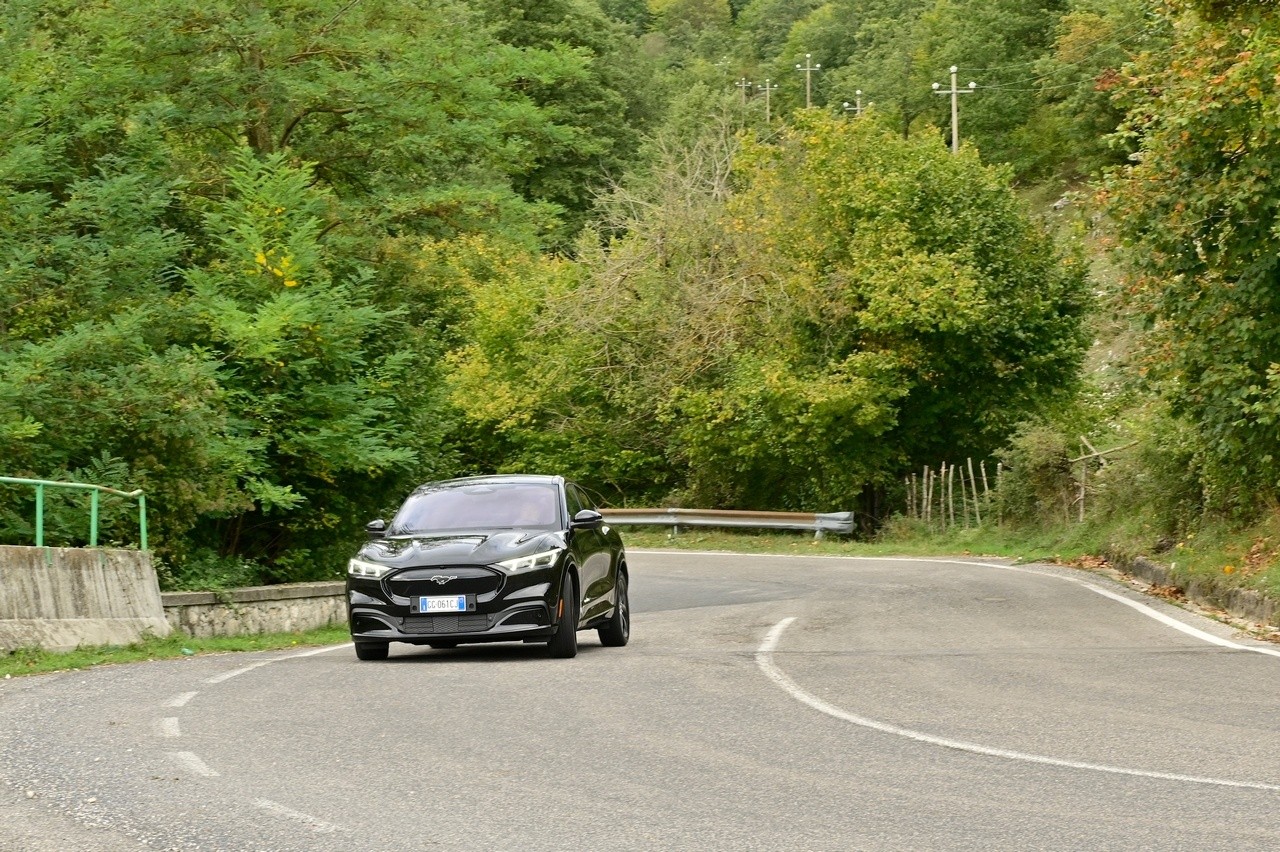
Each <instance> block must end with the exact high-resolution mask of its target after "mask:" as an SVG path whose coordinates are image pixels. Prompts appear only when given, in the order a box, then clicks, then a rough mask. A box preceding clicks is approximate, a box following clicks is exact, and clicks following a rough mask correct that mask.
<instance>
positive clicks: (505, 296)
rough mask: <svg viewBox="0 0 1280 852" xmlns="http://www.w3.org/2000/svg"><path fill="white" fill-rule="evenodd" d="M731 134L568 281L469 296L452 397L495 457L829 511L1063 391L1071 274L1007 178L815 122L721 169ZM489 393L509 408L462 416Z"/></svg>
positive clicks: (1077, 331) (669, 170)
mask: <svg viewBox="0 0 1280 852" xmlns="http://www.w3.org/2000/svg"><path fill="white" fill-rule="evenodd" d="M735 124H736V122H735V120H734V117H733V115H732V112H729V113H727V114H726V115H725V116H724V117H723V119H722V120H721V121H720V122H718V123H717V124H715V125H713V126H712V127H710V128H708V132H707V133H705V134H704V135H703V136H702V137H701V138H700V139H699V140H698V143H697V144H694V145H683V144H676V145H672V146H670V147H667V148H665V149H663V150H662V151H661V153H660V155H659V156H658V158H657V160H656V162H657V167H656V168H655V169H654V170H653V172H652V174H651V175H650V176H649V177H648V178H647V179H640V178H636V179H633V180H632V181H631V182H630V183H629V184H627V185H626V186H624V187H622V188H620V189H619V190H618V191H617V192H616V193H615V195H614V196H613V198H612V199H611V200H610V202H609V204H607V205H606V208H605V209H606V211H608V212H609V216H610V217H609V218H608V219H606V222H607V223H608V224H609V229H608V230H607V231H606V232H605V233H607V234H609V235H610V236H609V237H608V238H605V239H602V240H599V241H597V242H596V243H595V244H591V243H589V242H587V241H584V244H583V245H582V246H580V248H579V251H578V258H579V265H580V269H579V271H578V272H577V273H576V274H574V275H571V276H568V277H555V278H553V279H546V278H540V280H554V281H556V282H558V283H557V284H556V287H555V288H554V289H552V288H548V289H546V290H543V289H542V288H541V287H540V288H539V290H538V292H540V293H543V294H546V293H551V292H554V293H555V296H554V297H548V296H546V295H544V296H543V297H542V298H539V299H538V300H536V301H534V302H533V303H531V304H530V303H525V302H522V301H520V300H518V299H517V298H516V297H515V296H514V295H511V294H510V293H509V291H508V289H505V288H503V287H502V286H501V285H495V287H494V288H493V290H492V292H490V293H489V295H487V296H486V298H485V299H482V300H480V301H479V308H480V309H479V310H478V311H477V314H476V317H475V320H474V322H475V323H477V327H476V329H475V330H474V331H473V334H472V335H471V343H470V345H469V346H468V347H466V348H465V349H463V350H461V351H459V352H458V353H457V356H456V358H457V361H456V363H457V365H458V367H459V370H460V375H461V376H462V377H463V378H464V379H466V380H467V381H469V382H470V384H464V385H462V387H464V388H465V390H464V392H462V393H457V394H455V398H456V399H458V401H459V404H460V405H462V406H463V407H464V409H465V410H466V413H467V416H468V418H469V419H479V420H480V422H481V423H482V425H483V426H484V427H485V428H486V429H489V430H491V431H493V432H494V433H500V434H503V435H505V436H506V437H507V439H508V443H507V444H506V445H505V447H504V448H503V452H504V453H505V458H506V459H507V460H508V461H509V462H512V463H514V465H515V466H519V465H520V464H521V463H523V462H526V461H527V460H529V459H531V458H534V457H537V458H539V459H540V460H542V461H544V462H545V461H548V460H555V459H559V460H561V461H564V462H566V463H568V464H570V465H571V466H572V467H573V468H574V470H575V472H577V473H579V475H583V476H584V477H585V478H586V479H588V481H590V482H593V483H595V484H597V486H599V487H601V488H602V489H607V490H608V491H610V492H611V493H620V494H622V495H629V496H631V497H633V498H634V497H635V496H636V495H640V494H644V493H646V491H647V493H649V494H650V495H651V496H652V495H653V494H654V492H655V489H665V490H668V491H669V492H670V494H669V497H668V499H675V500H685V501H688V502H696V503H699V504H704V505H705V504H713V505H720V506H729V507H735V506H736V507H751V508H765V507H778V508H793V509H801V508H807V509H813V508H818V507H822V508H833V507H842V508H843V507H850V506H852V505H853V504H854V503H856V502H857V501H858V500H859V498H860V495H862V494H863V492H864V490H866V489H870V490H871V491H870V492H868V497H867V499H868V501H870V499H871V497H870V493H871V492H874V490H875V489H876V488H880V487H883V486H885V485H886V484H887V483H889V482H892V481H896V478H897V476H898V475H899V474H900V473H902V472H904V471H906V470H909V469H911V468H913V467H915V465H917V464H919V463H922V462H925V461H928V462H930V463H934V464H936V463H937V462H938V461H940V460H942V459H955V458H960V457H963V456H964V455H967V454H970V455H975V456H982V455H985V454H986V453H988V452H990V451H991V450H993V449H994V448H995V447H997V446H999V445H1000V443H1001V442H1002V441H1003V439H1004V438H1005V437H1007V435H1008V434H1009V433H1010V431H1011V430H1012V429H1013V428H1014V426H1015V425H1016V423H1017V422H1018V421H1019V420H1021V419H1022V418H1024V417H1025V416H1026V415H1027V414H1028V413H1029V412H1030V411H1032V410H1034V409H1035V408H1036V407H1037V406H1040V405H1044V404H1046V403H1048V402H1050V401H1052V400H1053V399H1054V398H1055V397H1056V396H1058V395H1061V394H1063V393H1065V392H1066V390H1067V389H1069V387H1070V385H1071V382H1072V379H1073V377H1074V376H1075V371H1076V369H1077V367H1078V364H1079V359H1080V356H1081V352H1082V350H1083V343H1084V341H1083V339H1082V332H1081V325H1080V318H1081V313H1082V311H1083V307H1084V287H1083V273H1082V265H1081V264H1080V263H1079V261H1078V259H1076V258H1074V257H1069V256H1068V257H1064V256H1061V255H1060V254H1059V253H1058V251H1057V250H1056V249H1055V247H1054V245H1053V243H1052V241H1051V240H1050V239H1049V238H1048V237H1047V236H1046V235H1045V234H1044V233H1043V232H1042V231H1041V230H1040V228H1039V226H1038V225H1036V224H1035V223H1034V222H1033V221H1032V220H1030V219H1029V218H1028V217H1027V216H1026V214H1025V213H1024V212H1023V211H1022V210H1021V208H1020V207H1019V205H1018V203H1017V201H1016V200H1015V199H1014V197H1013V196H1012V194H1011V193H1010V191H1009V190H1008V188H1007V186H1006V180H1007V176H1006V174H1005V173H1003V172H1000V171H997V170H993V169H991V168H988V167H985V166H983V165H982V164H981V163H980V162H979V161H978V159H977V158H976V156H975V155H973V154H972V153H968V154H963V155H961V156H959V157H954V156H951V155H950V154H949V153H947V152H946V150H945V148H943V147H942V146H940V145H938V144H937V143H936V142H935V141H934V140H932V139H924V138H921V139H913V140H901V139H899V138H897V137H896V136H895V135H894V134H892V133H890V132H888V131H886V130H884V129H883V128H880V127H878V126H877V125H876V124H875V123H874V122H849V121H845V120H843V118H833V117H827V116H824V115H822V114H820V113H818V112H817V111H811V112H808V113H803V114H800V115H799V116H798V117H797V119H796V123H795V125H794V126H792V127H791V128H788V129H786V130H784V131H782V133H781V135H780V137H779V138H778V139H777V140H776V142H772V143H769V144H763V143H751V144H749V145H748V146H747V148H746V149H745V150H741V151H740V150H739V142H738V141H737V140H736V138H735V137H734V135H733V133H732V128H733V126H734V125H735ZM570 304H571V305H573V306H574V308H575V309H574V310H572V311H570V310H567V309H566V308H567V306H569V305H570ZM517 330H521V331H522V332H523V333H524V336H523V337H521V336H520V335H517V334H515V332H516V331H517ZM534 352H537V353H544V352H546V353H551V354H546V355H540V356H539V357H538V358H537V359H536V360H535V359H534V358H533V357H532V353H534ZM493 377H499V378H500V379H501V381H500V382H499V385H498V386H499V387H503V388H510V389H512V390H511V391H510V392H511V394H512V395H513V397H514V398H516V399H517V401H518V404H517V405H515V406H510V405H505V404H504V405H499V406H497V407H496V408H493V409H491V408H490V407H489V406H487V405H486V404H485V403H483V402H481V401H478V400H477V399H476V397H477V394H476V390H477V389H478V388H479V387H480V386H481V384H482V383H483V382H488V381H489V380H490V379H491V378H493ZM544 381H546V382H550V383H551V385H552V386H553V387H554V388H555V389H556V390H555V392H551V388H548V387H544V386H543V382H544ZM504 393H506V392H505V391H504ZM544 395H545V396H546V399H547V401H546V402H543V396H544ZM513 410H514V411H518V412H519V415H518V417H515V416H513V415H510V413H509V412H511V411H513ZM504 412H506V415H505V416H506V417H507V418H509V420H502V419H500V418H501V417H502V416H504V415H503V413H504ZM552 424H554V427H552ZM552 432H554V433H555V434H557V435H559V436H560V438H559V439H558V440H559V441H560V443H559V444H558V445H557V446H555V447H551V448H548V445H547V444H546V443H544V442H541V441H540V440H539V439H538V438H536V437H535V436H539V435H546V434H548V433H552ZM615 489H616V491H615ZM658 496H659V497H661V496H662V494H661V492H659V494H658Z"/></svg>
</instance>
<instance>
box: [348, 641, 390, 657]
mask: <svg viewBox="0 0 1280 852" xmlns="http://www.w3.org/2000/svg"><path fill="white" fill-rule="evenodd" d="M390 650H391V646H390V644H389V643H387V642H357V643H356V658H357V659H360V660H385V659H386V658H387V654H388V652H389V651H390Z"/></svg>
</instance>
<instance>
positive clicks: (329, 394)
mask: <svg viewBox="0 0 1280 852" xmlns="http://www.w3.org/2000/svg"><path fill="white" fill-rule="evenodd" d="M1278 25H1280V17H1278V16H1277V14H1276V13H1275V12H1273V11H1272V10H1271V7H1270V5H1269V4H1263V3H1249V2H1238V3H1225V2H1217V3H1189V2H1188V3H1182V2H1172V0H1169V1H1168V2H1165V1H1164V0H1055V2H1046V3H1043V4H1040V5H1037V6H1031V7H1029V6H1027V5H1026V4H1025V3H1019V2H1013V0H997V2H990V0H984V2H978V0H833V2H826V3H823V2H817V0H751V2H737V0H734V2H727V0H649V2H647V3H646V2H643V0H600V2H596V0H545V2H537V3H529V4H526V5H525V7H524V8H519V9H517V8H513V7H512V6H510V4H505V3H499V2H495V0H470V2H464V0H361V2H355V3H353V2H350V0H260V2H255V3H232V2H219V0H212V2H201V3H194V2H188V0H164V2H161V0H133V2H130V3H123V2H115V0H109V1H108V2H103V3H96V4H84V3H80V2H76V0H10V2H8V3H6V4H5V5H4V6H3V8H2V9H0V106H2V107H3V108H2V109H0V140H3V142H0V475H10V476H30V477H38V478H44V479H74V480H82V481H93V482H97V483H101V484H105V485H111V486H115V487H123V488H128V489H132V488H135V487H140V488H143V489H145V490H146V492H147V494H148V499H149V500H150V502H151V506H152V507H153V512H154V516H153V517H154V525H153V539H152V540H153V546H154V547H155V548H156V550H157V552H158V554H159V555H160V556H161V558H162V560H163V562H164V566H165V569H164V570H165V571H166V572H167V576H166V582H168V583H171V584H177V585H181V584H188V585H189V584H210V583H213V584H216V583H232V582H242V581H257V580H268V581H289V580H302V579H313V578H319V577H327V576H331V575H333V574H334V573H335V572H337V571H338V570H339V568H340V567H341V565H342V559H343V557H344V556H345V554H346V551H347V549H348V548H349V547H350V544H351V542H352V541H353V540H355V537H356V536H358V535H359V531H360V528H361V526H362V525H363V524H364V522H365V521H367V520H369V519H370V518H372V517H375V516H379V515H384V514H386V513H387V512H389V511H391V510H392V509H393V508H394V507H395V505H397V504H398V502H399V500H400V499H401V497H402V496H403V495H404V494H405V493H406V492H407V491H408V489H409V488H411V487H412V486H413V485H415V484H417V483H419V482H421V481H425V480H427V479H430V478H433V477H441V476H451V475H460V474H469V473H483V472H491V471H505V470H523V471H539V472H562V473H564V474H566V475H569V476H573V477H576V478H578V479H580V480H581V481H582V482H583V483H584V484H586V485H587V486H588V487H589V488H591V489H592V490H593V491H595V492H596V493H597V494H599V495H600V496H601V497H602V498H603V499H604V500H606V501H608V502H610V503H614V504H621V503H631V504H633V505H634V504H638V503H646V502H649V503H662V504H676V503H680V502H684V503H686V504H690V505H692V504H698V505H701V506H704V507H712V506H717V507H725V508H742V507H746V508H790V509H805V510H811V511H812V510H819V511H822V510H834V509H857V510H859V511H860V512H861V513H862V517H863V518H864V527H865V528H867V529H871V528H873V527H874V526H875V524H877V523H878V522H879V521H881V520H883V519H884V518H885V517H887V516H888V515H889V514H890V513H891V512H892V511H893V510H894V508H895V505H896V503H895V501H897V500H898V499H899V495H897V494H896V492H895V489H897V488H899V487H900V483H901V481H902V477H903V476H904V475H905V474H906V473H909V472H910V471H912V470H918V469H919V467H920V465H921V464H928V463H936V462H938V461H940V460H945V459H948V458H950V459H961V458H964V457H966V456H969V457H974V458H978V459H987V458H990V459H993V460H994V459H997V458H1005V457H1009V458H1012V457H1014V456H1016V455H1017V454H1018V453H1019V452H1022V453H1023V454H1024V455H1023V458H1024V462H1023V463H1022V464H1021V467H1022V469H1024V470H1028V471H1030V470H1032V469H1033V468H1034V467H1035V465H1037V464H1048V465H1052V464H1054V463H1056V462H1055V460H1054V458H1040V459H1036V458H1034V454H1032V457H1027V456H1026V455H1025V454H1026V452H1027V448H1028V444H1027V443H1026V441H1025V436H1027V435H1029V434H1032V432H1033V431H1034V430H1035V429H1046V428H1047V429H1050V430H1058V431H1061V432H1062V433H1064V434H1070V433H1072V432H1083V433H1086V434H1088V435H1090V436H1092V437H1093V438H1095V439H1096V440H1103V441H1105V440H1111V439H1115V443H1119V442H1120V441H1121V440H1130V439H1133V440H1139V441H1140V442H1141V444H1142V447H1143V452H1140V453H1138V454H1136V455H1135V459H1136V460H1135V461H1133V462H1132V464H1134V465H1138V466H1139V468H1138V470H1137V472H1136V473H1134V474H1133V475H1134V476H1135V477H1137V478H1139V479H1141V478H1142V476H1146V478H1147V480H1148V481H1151V482H1157V483H1158V490H1159V491H1160V493H1161V494H1162V495H1164V497H1162V499H1164V500H1165V504H1166V505H1168V506H1170V507H1172V508H1169V510H1168V511H1167V512H1165V513H1164V514H1163V515H1161V517H1163V518H1165V520H1164V521H1162V523H1165V524H1166V525H1172V526H1174V527H1176V526H1177V525H1179V524H1185V523H1186V522H1187V519H1188V518H1190V517H1192V516H1194V515H1195V513H1198V512H1203V511H1225V512H1235V513H1241V514H1244V515H1247V514H1249V513H1251V512H1256V511H1258V510H1259V507H1263V506H1266V505H1268V504H1269V503H1270V501H1272V500H1273V499H1274V497H1275V496H1276V493H1277V482H1278V479H1280V467H1278V465H1280V452H1278V450H1280V447H1277V441H1278V438H1277V436H1278V435H1280V431H1277V412H1280V402H1277V400H1280V323H1277V322H1276V319H1275V317H1276V309H1277V308H1280V304H1277V301H1278V299H1280V296H1278V295H1277V294H1278V293H1280V288H1277V283H1278V282H1277V271H1276V270H1277V257H1278V255H1277V250H1276V247H1277V232H1276V215H1275V212H1274V211H1275V208H1276V206H1277V203H1280V202H1278V199H1280V193H1278V192H1277V191H1276V190H1273V189H1272V188H1271V186H1272V181H1271V180H1270V175H1271V172H1272V169H1273V165H1272V161H1273V159H1276V157H1277V153H1276V150H1277V142H1276V139H1275V136H1276V134H1275V133H1274V128H1273V127H1272V125H1273V124H1274V122H1273V121H1272V120H1271V116H1272V115H1273V114H1274V112H1275V107H1276V104H1275V101H1276V97H1277V95H1276V92H1277V77H1276V74H1275V68H1276V67H1278V65H1280V61H1278V60H1280V26H1278ZM953 65H955V66H958V68H959V71H958V76H957V82H958V84H959V86H960V87H961V88H962V89H965V90H966V91H964V92H963V94H961V95H957V96H956V98H957V100H958V103H957V106H958V109H959V114H960V116H961V119H960V126H959V129H960V138H961V141H962V143H963V144H962V147H961V150H960V151H959V152H958V153H955V154H953V153H952V152H951V151H950V149H949V147H948V145H949V142H950V138H951V136H950V134H951V125H950V120H951V119H950V114H951V113H950V109H951V103H950V102H951V99H952V98H951V96H950V95H949V94H947V93H949V91H950V85H951V83H950V74H949V71H948V69H949V68H950V67H951V66H953ZM797 66H804V67H807V68H810V69H811V70H810V71H808V72H805V71H803V70H799V69H798V68H797ZM815 66H820V68H817V69H816V70H815ZM971 80H972V81H973V82H975V83H976V86H975V87H974V88H973V90H972V91H969V90H968V89H969V87H968V83H969V82H970V81H971ZM806 82H807V83H808V86H807V95H806ZM933 83H939V84H941V86H940V90H941V91H943V92H944V94H942V95H940V94H939V91H938V90H935V89H934V87H933V85H932V84H933ZM775 87H776V88H775ZM806 97H807V98H808V101H809V105H808V106H806ZM846 103H847V104H848V105H849V107H850V108H846V107H845V105H846ZM1064 193H1065V194H1064ZM1059 197H1061V198H1062V201H1061V202H1060V203H1059V204H1058V205H1057V207H1058V208H1063V207H1064V206H1065V208H1066V209H1065V211H1064V212H1054V211H1051V210H1050V209H1049V208H1048V205H1047V204H1041V206H1040V208H1039V209H1037V208H1036V207H1035V206H1033V201H1034V200H1035V199H1050V200H1052V199H1057V198H1059ZM1046 214H1052V215H1046ZM1072 222H1075V223H1077V224H1075V225H1072V224H1071V223H1072ZM1111 249H1114V251H1113V252H1111V253H1106V252H1109V251H1111ZM1099 318H1109V320H1110V325H1109V326H1108V327H1109V328H1111V329H1113V330H1114V329H1116V328H1126V329H1127V328H1132V329H1133V331H1132V332H1131V338H1132V341H1133V342H1132V345H1131V347H1130V349H1129V351H1130V353H1131V354H1130V357H1128V358H1127V359H1126V360H1124V361H1123V362H1122V363H1112V364H1111V366H1110V368H1109V371H1107V372H1105V374H1100V373H1098V372H1097V371H1094V370H1091V369H1083V368H1082V365H1084V364H1086V363H1087V362H1086V360H1085V358H1086V351H1087V349H1088V348H1089V344H1090V342H1091V341H1092V340H1095V339H1096V338H1097V336H1098V331H1097V329H1098V327H1099V325H1098V323H1099ZM1020 441H1022V443H1021V444H1020V443H1019V442H1020ZM1011 442H1012V443H1011ZM1143 453H1146V455H1143ZM1144 459H1145V461H1144ZM1142 465H1145V467H1142ZM1148 474H1149V475H1148ZM1032 491H1034V489H1032ZM65 499H66V500H67V501H68V502H62V501H63V500H64V498H50V503H51V505H50V507H49V510H48V522H49V525H50V533H49V540H50V541H51V542H66V543H73V544H74V543H81V542H82V539H83V538H84V535H85V530H84V529H82V527H83V526H84V524H83V522H82V518H83V509H82V507H81V506H80V505H79V501H78V500H77V499H76V498H65ZM124 511H125V507H123V506H121V507H118V508H115V509H108V510H106V515H105V517H104V524H105V526H106V529H107V530H108V532H107V534H106V536H105V537H106V538H112V537H114V538H116V539H121V540H124V539H128V538H129V537H130V536H131V535H133V534H134V533H132V532H131V530H132V527H131V525H130V523H129V522H128V520H127V519H126V518H124V517H123V513H124ZM31 533H32V503H31V495H30V494H29V493H24V492H23V491H22V490H21V489H4V490H0V540H3V541H5V542H15V543H17V542H25V541H29V540H30V538H31Z"/></svg>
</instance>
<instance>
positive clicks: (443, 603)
mask: <svg viewBox="0 0 1280 852" xmlns="http://www.w3.org/2000/svg"><path fill="white" fill-rule="evenodd" d="M417 611H418V612H466V611H467V596H466V595H450V596H449V597H447V598H429V597H426V596H425V595H423V596H421V597H419V598H418V607H417Z"/></svg>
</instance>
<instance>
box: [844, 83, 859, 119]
mask: <svg viewBox="0 0 1280 852" xmlns="http://www.w3.org/2000/svg"><path fill="white" fill-rule="evenodd" d="M844 111H845V112H851V111H852V112H853V114H854V115H855V116H860V115H862V90H861V89H858V90H857V91H856V92H855V93H854V102H853V103H849V102H848V101H845V102H844Z"/></svg>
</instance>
